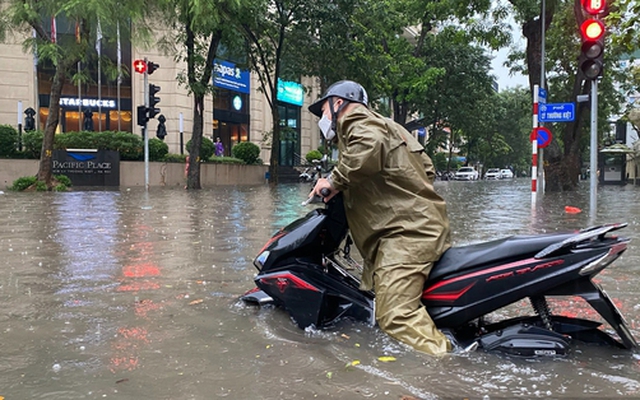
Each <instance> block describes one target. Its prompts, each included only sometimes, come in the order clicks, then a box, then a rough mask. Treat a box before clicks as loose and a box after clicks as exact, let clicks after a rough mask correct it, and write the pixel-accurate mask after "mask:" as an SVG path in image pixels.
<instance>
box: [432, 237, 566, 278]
mask: <svg viewBox="0 0 640 400" xmlns="http://www.w3.org/2000/svg"><path fill="white" fill-rule="evenodd" d="M574 235H575V233H552V234H545V235H531V236H510V237H507V238H504V239H498V240H492V241H490V242H484V243H479V244H472V245H468V246H459V247H451V248H450V249H448V250H447V251H445V252H444V254H443V255H442V257H440V260H438V261H437V262H436V263H435V265H434V266H433V268H432V269H431V273H430V274H429V281H434V280H438V279H439V278H440V277H443V276H448V275H451V274H454V273H457V272H463V271H466V270H469V269H473V268H475V267H477V266H479V265H485V266H491V265H494V264H505V263H508V262H512V261H515V260H519V259H523V258H526V257H533V256H534V255H535V254H536V253H537V252H539V251H540V250H542V249H544V248H545V247H547V246H549V245H552V244H554V243H558V242H561V241H563V240H565V239H567V238H570V237H571V236H574Z"/></svg>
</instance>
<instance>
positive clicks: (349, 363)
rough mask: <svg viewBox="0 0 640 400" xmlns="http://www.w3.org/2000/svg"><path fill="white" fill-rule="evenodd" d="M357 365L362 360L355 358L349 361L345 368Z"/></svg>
mask: <svg viewBox="0 0 640 400" xmlns="http://www.w3.org/2000/svg"><path fill="white" fill-rule="evenodd" d="M356 365H360V360H353V361H351V362H348V363H347V365H345V366H344V367H345V368H349V367H355V366H356Z"/></svg>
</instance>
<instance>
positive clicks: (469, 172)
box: [454, 167, 478, 181]
mask: <svg viewBox="0 0 640 400" xmlns="http://www.w3.org/2000/svg"><path fill="white" fill-rule="evenodd" d="M454 179H455V180H457V181H475V180H477V179H478V171H476V169H475V168H473V167H462V168H460V169H459V170H458V171H457V172H456V176H455V178H454Z"/></svg>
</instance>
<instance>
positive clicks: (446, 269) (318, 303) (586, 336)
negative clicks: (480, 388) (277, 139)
mask: <svg viewBox="0 0 640 400" xmlns="http://www.w3.org/2000/svg"><path fill="white" fill-rule="evenodd" d="M625 226H626V224H608V225H602V226H595V227H591V228H587V229H583V230H581V231H577V232H567V233H553V234H542V235H529V236H511V237H506V238H503V239H498V240H493V241H490V242H486V243H481V244H475V245H470V246H461V247H453V248H451V249H449V250H447V251H446V252H445V253H444V254H443V256H442V257H441V259H440V260H439V261H438V262H437V263H436V264H435V265H434V267H433V269H432V270H431V274H430V276H429V279H428V281H427V282H426V284H425V286H424V291H423V294H422V302H423V304H424V306H425V307H426V308H427V311H428V312H429V314H430V315H431V317H432V318H433V321H434V322H435V323H436V325H437V326H438V327H439V328H440V329H443V330H446V331H448V332H447V333H449V334H451V335H453V336H454V338H455V339H456V340H457V341H458V342H459V343H460V344H461V345H467V344H469V343H471V342H473V341H477V342H478V344H479V348H480V349H484V350H485V351H500V352H504V353H507V354H510V355H518V356H527V357H531V356H557V355H565V354H567V353H568V352H569V350H570V346H571V343H572V342H573V341H582V342H588V343H596V344H601V345H608V346H616V347H620V348H627V349H635V348H637V347H638V343H637V342H636V340H635V339H634V337H633V336H632V334H631V332H630V330H629V327H628V325H627V323H626V322H625V320H624V318H623V316H622V315H621V313H620V311H619V310H618V308H617V307H616V306H615V304H614V303H613V302H612V301H611V299H610V298H609V296H608V295H607V294H606V292H605V291H604V289H602V288H601V287H600V286H599V285H598V284H596V283H595V282H594V281H593V278H594V277H595V276H596V275H597V274H598V273H600V271H602V270H603V269H604V268H606V267H607V266H608V265H610V264H611V263H612V262H613V261H614V260H616V259H617V258H618V257H619V256H620V255H621V254H622V253H624V251H625V250H626V249H627V244H628V243H629V239H627V238H624V237H619V236H617V235H613V234H612V232H614V231H617V230H619V229H621V228H624V227H625ZM351 244H352V241H351V238H350V236H349V234H348V227H347V223H346V219H345V214H344V207H343V204H342V195H341V194H339V195H337V196H335V197H334V198H332V199H331V201H329V202H328V204H327V205H326V206H325V207H322V208H316V209H315V210H313V211H311V212H309V213H308V214H307V215H306V216H304V217H302V218H299V219H297V220H295V221H293V222H292V223H291V224H290V225H288V226H286V227H284V228H282V229H280V230H279V231H278V232H277V233H276V234H274V235H273V237H271V239H270V240H269V241H268V242H267V243H266V244H265V245H264V246H263V247H262V249H261V250H260V251H259V252H258V256H257V257H256V259H255V260H254V265H255V267H256V268H257V269H258V274H257V275H256V277H255V278H254V282H255V284H256V287H255V288H253V289H251V290H249V291H248V292H247V293H245V294H244V295H243V296H242V297H241V298H242V299H243V300H244V301H245V302H247V303H251V304H258V305H264V304H274V305H276V306H278V307H281V308H283V309H284V310H286V311H287V312H288V313H289V315H290V316H291V317H292V319H293V320H294V321H295V323H296V324H297V325H298V326H299V327H300V328H303V329H304V328H306V327H309V326H314V327H316V328H318V329H325V328H330V327H333V326H335V325H336V324H337V323H338V322H339V321H340V320H342V319H344V318H350V319H353V320H357V321H364V322H366V323H368V324H371V325H373V324H375V318H374V315H375V314H374V306H375V303H374V298H375V294H374V292H372V291H361V290H359V289H358V287H359V285H360V279H359V272H361V267H360V265H359V264H358V263H357V262H356V261H355V260H354V259H353V258H352V257H351V256H350V246H351ZM550 296H578V297H582V298H583V299H584V300H586V301H587V302H588V303H589V304H590V305H591V307H593V309H594V310H595V311H596V312H597V313H598V314H600V315H601V316H602V317H603V318H604V320H606V321H607V322H608V323H609V324H610V325H611V327H612V328H613V329H614V330H615V332H616V333H617V336H618V339H616V338H615V337H614V336H612V335H610V334H609V333H607V332H605V331H604V330H602V329H600V327H601V325H602V324H601V323H600V322H596V321H591V320H587V319H582V318H579V317H577V316H575V317H569V316H562V315H556V314H553V313H552V311H551V309H550V307H549V304H548V302H547V298H548V297H550ZM526 298H528V299H529V301H530V303H531V306H532V309H533V313H530V314H532V315H528V316H520V317H515V318H506V317H504V318H502V319H501V318H500V317H497V319H498V320H497V321H495V320H494V321H491V318H490V317H491V316H490V314H491V313H493V312H494V311H496V310H498V309H500V308H502V307H505V306H508V305H510V304H514V303H516V302H518V301H520V300H522V299H526ZM494 319H495V317H494Z"/></svg>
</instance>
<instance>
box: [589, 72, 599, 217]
mask: <svg viewBox="0 0 640 400" xmlns="http://www.w3.org/2000/svg"><path fill="white" fill-rule="evenodd" d="M590 147H591V152H590V157H589V164H590V167H589V168H590V171H589V172H590V173H589V178H590V190H589V200H590V201H589V204H590V207H589V211H590V216H591V224H593V223H595V218H596V209H597V207H598V80H597V79H594V80H592V81H591V146H590Z"/></svg>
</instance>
